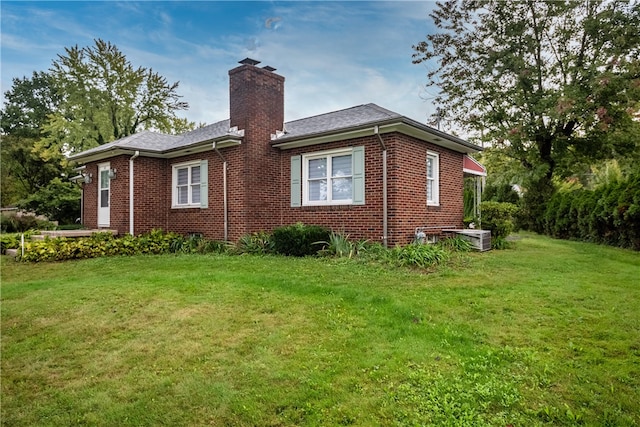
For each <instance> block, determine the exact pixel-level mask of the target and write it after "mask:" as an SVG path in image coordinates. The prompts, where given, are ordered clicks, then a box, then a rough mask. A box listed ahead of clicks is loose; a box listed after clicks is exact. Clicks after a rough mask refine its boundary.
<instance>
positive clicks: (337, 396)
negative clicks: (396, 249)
mask: <svg viewBox="0 0 640 427" xmlns="http://www.w3.org/2000/svg"><path fill="white" fill-rule="evenodd" d="M639 277H640V254H639V253H637V252H631V251H625V250H618V249H615V248H609V247H603V246H596V245H590V244H584V243H575V242H565V241H557V240H551V239H548V238H545V237H539V236H533V235H524V237H523V239H522V240H519V241H517V242H516V243H515V245H514V247H513V248H512V249H509V250H503V251H491V252H488V253H482V254H480V253H473V254H469V255H465V256H462V257H459V258H456V259H455V260H454V261H453V264H450V265H449V266H447V267H442V268H440V269H438V271H436V272H433V273H430V274H422V273H420V272H415V271H410V270H406V269H392V268H390V267H383V266H376V265H372V264H365V263H362V262H357V261H353V260H351V261H349V260H328V259H288V258H281V257H253V256H225V255H215V256H206V255H184V256H140V257H130V258H120V257H118V258H102V259H92V260H84V261H77V262H64V263H52V264H21V263H16V262H14V261H12V260H9V259H7V258H4V257H3V259H2V295H1V297H2V349H1V350H2V372H1V379H2V396H1V397H2V400H1V403H2V413H1V415H2V424H3V425H7V426H34V425H38V426H47V425H65V426H66V425H105V426H115V425H118V426H124V425H136V426H144V425H149V426H155V425H214V426H228V425H239V426H254V425H261V426H262V425H270V426H289V425H323V426H324V425H362V426H370V425H410V426H414V425H436V426H440V425H454V426H457V425H469V426H477V425H495V426H506V425H514V426H530V425H544V424H548V425H574V424H579V423H583V424H585V425H612V426H614V425H620V426H624V425H640V279H639Z"/></svg>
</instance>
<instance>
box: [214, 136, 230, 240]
mask: <svg viewBox="0 0 640 427" xmlns="http://www.w3.org/2000/svg"><path fill="white" fill-rule="evenodd" d="M213 149H214V150H215V152H216V153H217V154H218V156H220V160H222V206H223V210H224V213H223V215H224V241H225V242H227V241H228V240H229V213H228V208H227V160H226V159H225V158H224V156H223V155H222V153H221V152H220V150H218V147H216V143H215V142H214V143H213Z"/></svg>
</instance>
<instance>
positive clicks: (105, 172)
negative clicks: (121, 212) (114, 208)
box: [98, 163, 111, 227]
mask: <svg viewBox="0 0 640 427" xmlns="http://www.w3.org/2000/svg"><path fill="white" fill-rule="evenodd" d="M110 167H111V165H110V164H109V163H102V164H100V165H98V227H109V223H110V220H111V211H110V208H109V205H110V204H111V179H110V178H109V169H110Z"/></svg>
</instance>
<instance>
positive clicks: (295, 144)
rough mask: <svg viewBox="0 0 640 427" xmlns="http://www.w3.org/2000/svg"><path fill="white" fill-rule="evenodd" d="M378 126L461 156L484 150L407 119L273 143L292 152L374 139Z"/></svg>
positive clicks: (379, 130) (290, 138)
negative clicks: (366, 137)
mask: <svg viewBox="0 0 640 427" xmlns="http://www.w3.org/2000/svg"><path fill="white" fill-rule="evenodd" d="M376 127H377V128H378V132H379V133H381V134H384V133H391V132H399V133H403V134H405V135H409V136H413V137H415V138H418V139H420V140H423V141H427V142H431V143H433V144H436V145H439V146H442V147H446V148H449V149H451V150H453V151H457V152H460V153H476V152H478V151H482V147H479V146H477V145H475V144H472V143H470V142H468V141H465V140H463V139H461V138H458V137H456V136H453V135H449V134H447V133H444V132H441V131H439V130H437V129H433V128H431V127H428V126H426V125H422V124H421V123H418V122H416V121H414V120H411V119H409V118H407V117H401V118H394V119H392V120H383V121H378V122H371V123H367V124H366V125H362V126H357V127H351V128H344V129H339V130H335V131H329V132H319V133H315V134H311V135H307V136H302V137H286V136H284V137H282V138H280V139H278V140H275V141H273V142H272V146H273V147H276V148H280V149H281V150H289V149H293V148H299V147H307V146H311V145H318V144H324V143H328V142H336V141H342V140H345V139H351V138H359V137H363V136H371V135H375V133H376Z"/></svg>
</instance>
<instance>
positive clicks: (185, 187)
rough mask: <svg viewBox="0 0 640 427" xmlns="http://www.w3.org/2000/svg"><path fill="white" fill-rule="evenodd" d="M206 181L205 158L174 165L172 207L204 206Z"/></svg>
mask: <svg viewBox="0 0 640 427" xmlns="http://www.w3.org/2000/svg"><path fill="white" fill-rule="evenodd" d="M206 181H207V163H206V160H204V161H197V162H190V163H183V164H179V165H174V166H173V190H172V198H173V202H172V206H173V207H174V208H192V207H206V198H207V193H206V192H207V182H206Z"/></svg>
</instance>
